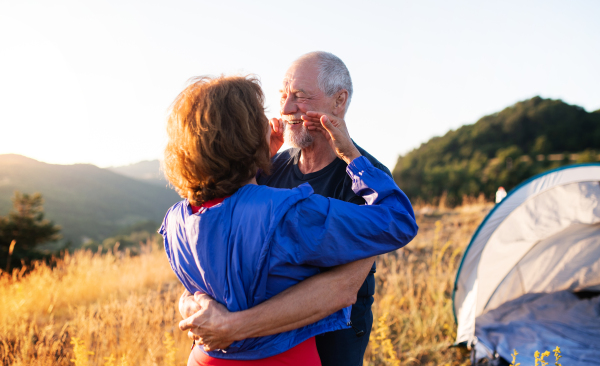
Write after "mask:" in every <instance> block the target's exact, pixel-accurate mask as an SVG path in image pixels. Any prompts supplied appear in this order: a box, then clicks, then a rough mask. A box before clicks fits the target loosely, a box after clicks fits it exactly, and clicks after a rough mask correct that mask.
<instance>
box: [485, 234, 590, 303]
mask: <svg viewBox="0 0 600 366" xmlns="http://www.w3.org/2000/svg"><path fill="white" fill-rule="evenodd" d="M565 242H568V243H569V245H561V244H562V243H565ZM562 290H570V291H573V292H579V291H598V292H600V224H595V225H586V224H574V225H571V226H569V227H568V228H567V229H565V230H563V231H561V232H560V233H558V234H556V235H553V236H551V237H549V238H547V239H544V240H542V241H540V242H539V243H538V244H537V245H536V246H534V247H533V248H532V249H531V250H530V251H529V252H528V253H527V254H526V255H525V256H524V257H523V258H522V259H521V260H520V261H519V263H517V265H515V266H514V268H513V269H512V271H511V272H510V273H509V275H508V276H506V278H505V279H504V281H502V283H501V284H500V286H498V288H497V289H496V292H495V293H494V295H493V296H492V297H491V299H490V301H489V302H488V304H487V306H486V309H495V308H497V307H498V306H500V305H502V304H503V303H505V302H507V301H510V300H513V299H516V298H518V297H520V296H522V295H525V294H528V293H536V292H537V293H539V292H546V293H549V292H557V291H562Z"/></svg>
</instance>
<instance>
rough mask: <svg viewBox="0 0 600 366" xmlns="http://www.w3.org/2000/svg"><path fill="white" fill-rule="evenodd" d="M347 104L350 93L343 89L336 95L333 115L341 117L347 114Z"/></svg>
mask: <svg viewBox="0 0 600 366" xmlns="http://www.w3.org/2000/svg"><path fill="white" fill-rule="evenodd" d="M346 103H348V91H347V90H346V89H342V90H340V91H339V92H337V93H336V94H335V101H334V104H333V115H334V116H336V117H339V116H340V115H344V113H346Z"/></svg>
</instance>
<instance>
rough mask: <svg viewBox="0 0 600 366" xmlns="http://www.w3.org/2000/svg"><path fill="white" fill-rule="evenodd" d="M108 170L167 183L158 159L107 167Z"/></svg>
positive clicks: (149, 180) (163, 184) (149, 181)
mask: <svg viewBox="0 0 600 366" xmlns="http://www.w3.org/2000/svg"><path fill="white" fill-rule="evenodd" d="M107 169H108V170H110V171H113V172H115V173H118V174H121V175H124V176H126V177H129V178H134V179H137V180H141V181H144V182H148V183H152V184H157V185H161V186H166V185H167V180H166V178H165V176H164V175H163V174H162V172H161V171H160V161H158V160H144V161H140V162H139V163H135V164H130V165H124V166H116V167H110V168H107Z"/></svg>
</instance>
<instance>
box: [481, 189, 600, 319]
mask: <svg viewBox="0 0 600 366" xmlns="http://www.w3.org/2000/svg"><path fill="white" fill-rule="evenodd" d="M599 199H600V184H599V183H598V182H582V183H571V184H567V185H561V186H556V187H553V188H552V189H549V190H547V191H545V192H543V193H540V194H538V195H536V196H534V197H531V198H530V199H528V200H527V201H525V202H523V204H521V205H520V206H519V207H518V208H516V209H515V210H514V211H513V212H511V213H510V214H509V215H508V216H507V217H506V218H505V219H504V221H503V222H502V223H501V224H500V225H498V227H497V228H496V231H495V232H494V233H493V234H492V235H491V236H490V239H489V240H488V242H487V245H486V246H485V248H484V249H483V251H482V253H481V258H480V260H479V267H478V271H477V277H478V278H479V288H478V291H477V303H476V311H475V315H476V316H477V315H479V314H482V313H483V312H484V311H486V310H488V309H490V307H489V306H487V304H488V301H489V300H490V297H491V296H492V294H493V293H494V291H495V290H496V289H497V288H498V286H499V285H500V283H501V282H502V280H503V279H504V278H505V277H506V275H507V274H508V273H509V272H510V271H511V270H512V269H513V268H515V266H516V265H517V264H518V263H519V261H520V260H521V259H522V258H523V257H524V256H525V255H527V253H528V252H529V251H531V250H533V248H536V247H537V246H539V245H540V244H542V243H543V242H544V241H547V240H548V239H547V238H551V237H553V236H556V235H558V238H555V239H554V240H552V241H551V242H552V244H554V245H558V246H560V245H561V244H562V243H570V239H569V238H570V236H572V235H578V236H581V234H578V232H577V230H576V229H572V228H571V226H572V225H575V226H576V227H577V228H580V226H581V225H594V224H596V223H600V205H599V204H598V200H599ZM563 231H566V233H563V235H560V233H561V232H563ZM586 232H587V231H586ZM597 234H598V233H597V232H596V231H594V230H591V231H590V232H589V235H591V236H592V237H593V236H594V235H597ZM596 249H600V248H596ZM552 253H554V254H557V253H558V249H557V250H555V251H546V256H545V257H537V258H532V257H531V256H528V257H529V260H528V261H527V264H528V265H529V266H530V267H531V268H529V270H528V273H531V272H537V273H544V274H545V275H547V274H548V272H547V271H556V270H560V269H561V268H548V266H547V264H548V263H547V261H546V260H551V261H552V260H554V258H553V257H552V258H547V257H548V256H549V255H550V254H552ZM597 253H599V254H598V255H597V256H596V257H590V258H588V259H589V260H592V261H593V260H597V259H598V258H599V257H600V252H597ZM581 264H582V265H584V266H588V263H581ZM544 269H545V270H547V271H544ZM563 269H564V268H563ZM520 272H521V273H523V271H520ZM571 275H572V274H571V273H563V276H567V277H570V276H571ZM524 277H526V276H524ZM589 281H592V282H595V283H591V285H594V284H600V271H597V272H596V273H595V278H590V279H589ZM585 285H586V284H582V287H585ZM549 290H550V289H549V288H545V287H542V288H532V289H531V291H530V292H548V291H549ZM492 309H493V308H492Z"/></svg>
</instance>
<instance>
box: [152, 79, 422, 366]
mask: <svg viewBox="0 0 600 366" xmlns="http://www.w3.org/2000/svg"><path fill="white" fill-rule="evenodd" d="M263 99H264V97H263V93H262V90H261V88H260V85H259V83H258V81H257V80H256V79H253V78H251V77H246V78H244V77H219V78H215V79H210V78H198V79H195V80H194V81H193V82H192V83H191V85H189V86H188V87H187V88H186V89H185V90H184V91H183V92H182V93H181V94H180V95H179V96H178V97H177V99H176V100H175V102H174V104H173V106H172V110H171V113H170V116H169V120H168V126H167V131H168V135H169V141H168V144H167V147H166V150H165V157H164V164H165V173H166V176H167V178H168V179H169V181H170V182H171V184H172V185H173V186H174V187H175V188H176V189H177V191H178V192H179V194H180V195H181V196H182V197H183V198H184V200H183V201H181V202H178V203H176V204H175V205H174V206H173V207H171V208H170V209H169V211H168V212H167V214H166V216H165V219H164V222H163V224H162V226H161V228H160V233H161V234H163V236H164V244H165V250H166V252H167V256H168V259H169V263H170V265H171V268H172V269H173V271H174V272H175V274H176V275H177V277H178V278H179V280H180V281H181V283H182V284H183V285H184V286H185V288H186V289H187V291H189V292H190V293H195V292H197V291H199V292H202V293H206V294H208V295H210V296H211V297H213V298H214V299H216V300H217V301H218V302H219V303H221V304H223V305H224V306H226V307H227V309H228V310H229V311H240V310H244V309H248V308H250V307H253V306H255V305H257V304H259V303H261V302H263V301H265V300H266V299H269V298H270V297H272V296H274V295H276V294H278V293H280V292H282V291H284V290H285V289H287V288H289V287H291V286H293V285H294V284H296V283H298V282H300V281H302V280H303V279H306V278H307V277H310V276H313V275H315V274H317V273H319V271H320V268H323V267H331V266H337V265H340V264H344V263H348V262H352V261H356V260H358V259H362V258H367V257H371V256H374V255H377V254H381V253H386V252H390V251H393V250H395V249H398V248H400V247H402V246H404V245H405V244H407V243H408V242H409V241H410V240H412V238H413V237H414V236H415V235H416V233H417V225H416V223H415V219H414V213H413V210H412V207H411V205H410V202H409V200H408V199H407V197H406V196H405V195H404V193H403V192H402V191H401V190H400V189H399V188H398V186H396V184H395V183H394V181H393V180H392V179H391V178H390V177H388V176H387V175H386V174H385V173H383V172H382V171H380V170H378V169H376V168H374V167H373V166H372V165H371V163H370V162H369V161H368V160H367V159H366V158H364V157H362V156H360V153H359V152H358V150H357V149H356V147H355V146H354V144H353V143H352V141H351V139H350V136H349V135H348V132H347V130H346V127H345V125H344V123H343V121H341V120H337V119H334V118H332V117H328V116H325V115H320V114H318V113H312V112H309V113H307V115H310V117H308V116H303V120H305V124H307V125H308V124H310V123H311V121H312V123H319V124H320V126H322V128H321V131H322V132H323V133H324V134H326V136H328V137H329V138H330V143H331V145H332V147H333V148H334V150H335V151H336V154H337V155H338V156H339V157H340V158H341V159H343V160H344V161H345V162H346V163H347V164H348V167H347V173H348V175H349V176H350V177H351V178H352V181H353V186H352V189H353V190H354V192H355V193H356V194H357V195H360V196H362V197H363V198H364V199H365V201H366V202H367V205H365V206H358V205H354V204H351V203H347V202H343V201H338V200H335V199H329V198H325V197H322V196H319V195H316V194H313V190H312V188H311V187H310V185H308V184H303V185H301V186H299V187H298V188H295V189H275V188H269V187H266V186H258V185H257V184H256V179H255V177H256V175H257V174H258V173H259V172H260V171H262V173H263V174H268V173H269V168H270V157H269V140H270V133H271V127H270V126H269V123H268V120H267V118H266V117H265V113H264V108H263ZM349 317H350V308H346V309H343V310H340V311H338V312H336V313H334V314H332V315H330V316H328V317H326V318H324V319H322V320H320V321H317V322H316V323H313V324H310V325H308V326H305V327H302V328H299V329H295V330H293V331H289V332H284V333H280V334H276V335H272V336H267V337H260V338H252V339H245V340H242V341H237V342H234V343H233V344H231V346H229V347H228V348H227V349H226V350H216V351H210V352H205V351H204V350H203V348H201V347H194V349H193V351H192V353H191V355H190V358H189V361H188V365H231V366H234V365H263V366H264V365H267V366H268V365H304V366H314V365H320V364H321V363H320V360H319V356H318V353H317V349H316V345H315V341H314V336H315V335H317V334H321V333H325V332H329V331H333V330H337V329H341V328H349V327H350V323H349V320H350V319H349ZM252 360H255V361H252Z"/></svg>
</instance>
